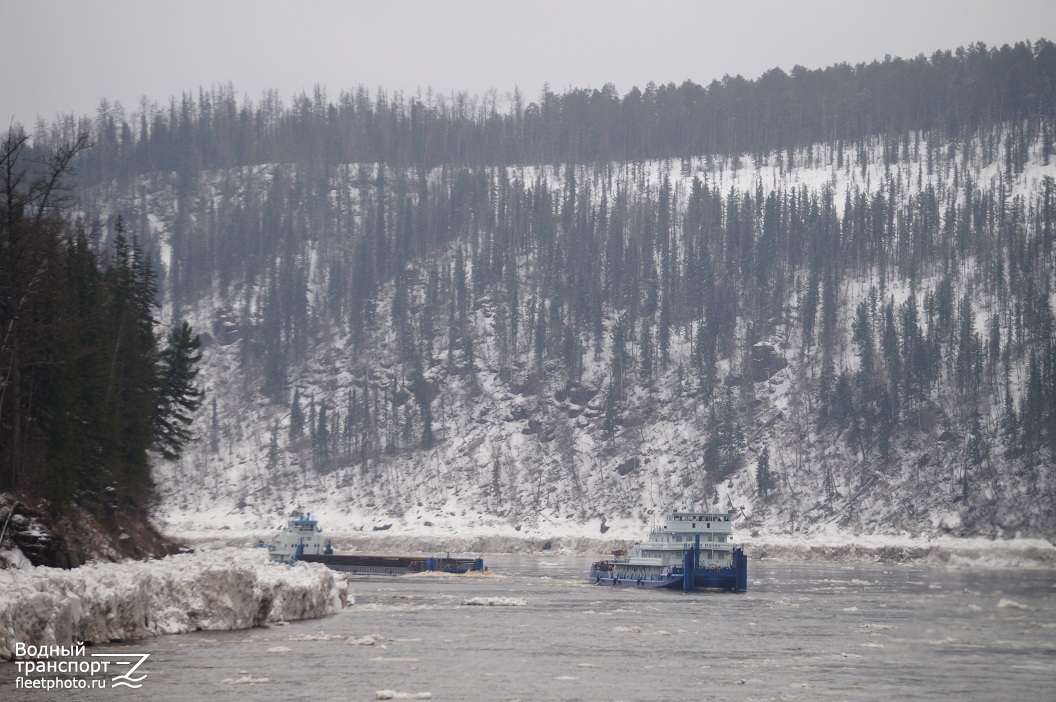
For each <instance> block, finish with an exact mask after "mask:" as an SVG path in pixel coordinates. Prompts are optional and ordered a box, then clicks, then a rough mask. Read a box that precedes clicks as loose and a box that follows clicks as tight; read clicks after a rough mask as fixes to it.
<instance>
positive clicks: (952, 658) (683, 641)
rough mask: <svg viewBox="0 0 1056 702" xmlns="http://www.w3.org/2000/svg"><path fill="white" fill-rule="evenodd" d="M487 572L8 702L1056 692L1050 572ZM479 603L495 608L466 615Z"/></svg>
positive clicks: (186, 646)
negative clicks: (606, 576) (722, 580)
mask: <svg viewBox="0 0 1056 702" xmlns="http://www.w3.org/2000/svg"><path fill="white" fill-rule="evenodd" d="M485 562H486V564H487V565H488V566H489V569H490V573H489V574H488V575H485V576H479V577H474V576H468V577H467V576H446V577H444V576H434V575H416V576H404V577H389V578H361V577H356V576H353V577H351V578H350V583H351V590H352V592H353V593H354V594H355V598H356V604H355V605H354V606H352V607H349V608H347V609H346V610H344V611H343V612H341V613H340V614H337V615H334V616H331V617H327V618H325V619H317V620H311V621H304V622H292V623H290V624H288V625H286V626H270V627H268V628H262V629H252V630H248V631H236V632H199V633H195V634H185V635H181V636H166V637H159V638H155V639H149V640H146V641H139V642H134V643H130V644H127V645H120V646H119V645H112V646H95V647H92V648H90V649H89V653H113V652H116V653H121V652H123V651H130V652H136V653H149V654H150V658H149V660H148V661H147V662H146V663H145V664H144V665H143V667H142V668H141V669H140V672H145V673H147V678H146V679H145V680H144V681H143V683H142V687H141V688H140V689H138V690H130V689H126V688H122V689H120V690H116V689H106V690H94V691H93V690H88V691H76V692H58V691H51V692H41V691H26V690H21V689H16V688H15V687H14V684H13V681H14V680H15V677H16V671H15V666H14V664H0V699H3V700H22V699H25V700H66V699H100V700H104V699H106V700H111V699H116V698H127V699H150V700H152V702H154V701H161V700H210V701H220V700H244V699H252V700H282V701H284V702H285V701H288V700H374V699H377V698H378V697H379V695H378V693H379V691H385V690H388V691H394V692H397V693H403V694H404V695H405V697H404V698H408V697H409V696H412V695H414V694H417V693H430V694H431V699H433V700H769V699H778V700H794V699H800V700H816V699H825V700H828V699H832V700H841V699H854V700H858V699H867V700H893V699H897V700H911V699H927V700H935V699H946V700H954V699H956V700H1013V699H1014V700H1051V699H1053V698H1054V697H1053V696H1054V695H1056V577H1054V573H1053V572H1052V571H1048V570H1026V571H1017V572H1010V571H1001V570H986V569H972V570H954V569H944V568H933V567H914V566H883V565H831V564H827V565H818V564H802V563H776V562H771V561H753V562H749V591H748V592H747V593H742V594H733V593H727V592H718V591H715V592H710V591H709V592H694V593H689V594H685V593H682V592H677V591H656V590H637V589H633V588H625V587H613V586H596V585H592V584H589V583H588V582H587V581H586V580H585V578H584V574H585V572H586V571H587V569H588V568H589V565H590V559H589V558H584V557H578V556H511V555H505V556H489V557H486V559H485ZM473 598H478V601H480V600H483V601H484V602H492V603H493V604H492V605H470V604H466V603H467V602H468V601H471V600H472V599H473ZM350 639H351V640H353V641H356V643H349V640H350ZM368 641H373V642H374V643H373V645H367V642H368ZM397 698H398V697H397Z"/></svg>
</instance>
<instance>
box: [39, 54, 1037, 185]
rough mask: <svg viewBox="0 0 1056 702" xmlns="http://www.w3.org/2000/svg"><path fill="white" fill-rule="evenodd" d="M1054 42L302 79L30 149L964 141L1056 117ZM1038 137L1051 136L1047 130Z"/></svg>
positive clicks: (328, 157)
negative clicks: (703, 65) (567, 80)
mask: <svg viewBox="0 0 1056 702" xmlns="http://www.w3.org/2000/svg"><path fill="white" fill-rule="evenodd" d="M1054 76H1056V46H1054V45H1053V44H1052V43H1051V42H1049V41H1045V40H1039V41H1038V42H1036V43H1034V44H1031V43H1029V42H1028V43H1017V44H1015V45H1014V46H1008V45H1005V46H1002V47H1001V48H988V47H986V46H985V45H983V44H976V45H972V46H969V47H967V48H959V49H957V50H956V51H952V52H951V51H937V52H935V53H934V54H933V55H932V56H931V57H930V58H926V57H924V56H923V55H921V56H918V57H917V58H914V59H909V60H903V59H897V58H896V59H891V58H890V57H888V58H886V59H885V60H884V61H874V62H872V63H868V64H864V63H863V64H858V65H856V66H851V65H848V64H838V65H834V66H830V67H827V68H824V69H814V70H809V69H806V68H804V67H802V66H796V67H795V68H793V69H792V70H791V72H790V73H786V72H784V71H783V70H781V69H780V68H774V69H772V70H770V71H767V72H766V73H764V74H763V75H762V76H760V77H759V78H757V79H754V80H748V79H745V78H743V77H741V76H734V77H731V76H725V77H724V78H723V79H722V80H714V81H712V82H711V83H710V84H708V85H707V86H701V85H698V84H696V83H693V82H692V81H686V82H684V83H682V84H681V85H677V86H676V85H675V84H674V83H668V84H666V85H659V86H657V85H654V84H652V83H650V84H649V85H647V86H646V87H645V89H644V90H641V89H639V88H637V87H635V88H633V89H631V90H630V91H629V92H627V93H626V94H625V95H622V96H621V95H620V94H619V93H618V92H617V90H616V88H615V87H613V86H612V85H611V84H607V85H605V86H604V87H602V88H601V89H576V90H570V91H568V92H565V93H563V94H557V93H554V92H552V91H551V90H550V89H549V87H544V89H543V90H542V92H541V94H540V95H539V96H538V97H537V98H536V99H534V100H532V99H530V98H526V97H525V96H524V95H522V94H521V93H520V91H519V90H515V91H514V92H513V93H512V94H509V95H502V96H500V95H499V94H498V93H497V92H496V91H492V92H489V93H487V94H485V95H483V96H470V95H468V94H466V93H457V94H452V95H446V96H445V95H442V94H439V93H432V92H431V91H427V92H425V93H424V94H423V93H416V94H414V95H409V94H405V93H399V92H396V93H393V94H391V95H390V94H387V93H386V92H385V91H383V90H378V91H377V92H375V93H374V94H371V93H370V91H368V90H367V89H366V88H363V87H360V88H359V89H357V90H354V91H349V92H342V93H341V94H340V95H338V96H336V98H332V97H331V96H330V95H328V94H327V92H326V91H325V90H324V89H322V88H320V87H317V88H316V89H315V90H314V91H313V92H312V93H311V94H307V93H302V94H300V95H297V96H295V97H294V98H293V99H292V102H291V104H290V105H288V106H287V105H285V104H284V102H283V100H282V97H281V96H280V95H279V94H278V93H277V92H274V91H269V92H266V93H265V94H264V95H263V96H262V97H261V98H260V99H259V100H258V101H257V102H256V103H254V102H252V101H251V100H249V99H245V100H243V101H241V102H240V101H239V99H238V97H237V95H236V93H235V91H234V89H233V88H232V87H231V86H230V85H228V86H221V87H215V88H213V89H211V90H205V89H202V90H200V91H199V92H198V95H197V96H195V95H193V94H190V93H185V94H184V95H182V96H181V97H179V98H175V97H174V98H172V99H171V100H170V101H169V103H168V104H167V105H164V104H163V105H158V104H156V103H147V102H146V101H142V102H141V104H139V105H138V106H137V109H136V110H135V111H133V112H132V113H128V112H126V109H125V108H124V107H122V106H121V105H119V104H111V103H109V102H108V101H106V100H104V101H102V102H101V104H100V106H99V109H98V111H97V114H96V116H95V117H94V118H90V117H83V118H79V117H76V116H74V115H67V116H64V117H61V118H59V119H56V120H55V121H54V122H52V123H51V124H47V123H41V124H39V125H38V126H37V129H36V135H35V142H36V143H37V144H39V145H40V147H41V148H43V149H44V150H45V151H52V150H54V149H55V148H56V147H57V146H58V145H60V144H61V143H64V142H67V141H69V140H70V139H72V138H73V137H74V136H75V135H76V134H79V133H81V132H84V131H91V132H92V133H93V145H94V148H93V150H92V154H91V157H90V158H88V159H84V161H83V163H81V164H80V165H79V170H80V172H81V176H82V177H83V178H85V179H87V180H88V181H90V182H100V181H101V182H109V181H110V180H112V179H115V178H116V179H119V180H120V181H121V182H123V183H125V184H128V183H129V182H130V179H133V178H135V177H136V176H138V175H144V174H152V173H159V172H160V173H168V172H175V173H179V174H180V175H181V177H182V178H184V179H185V180H193V179H195V178H197V177H198V174H199V173H200V172H201V171H202V170H203V169H204V170H215V169H221V168H232V167H239V166H247V165H256V164H266V163H299V164H305V165H308V166H311V167H313V168H315V169H316V170H315V172H314V175H315V176H316V177H324V178H325V174H326V172H327V171H326V169H327V168H328V167H330V166H334V165H339V164H345V163H386V164H389V165H391V166H401V167H402V166H418V167H434V166H438V165H448V166H456V165H464V166H473V167H483V166H499V165H517V164H563V163H597V164H605V163H610V162H613V161H641V160H646V159H656V158H678V157H683V158H691V157H695V156H699V155H702V154H710V155H727V156H734V155H738V154H750V155H754V156H757V157H758V156H762V155H764V154H769V153H771V152H774V151H788V150H790V149H795V148H797V147H804V146H807V145H810V144H815V143H826V142H828V143H835V142H836V141H839V140H842V141H845V142H858V141H860V140H863V139H866V138H867V137H869V136H873V135H886V136H888V137H889V139H890V140H891V141H892V142H893V141H894V140H895V139H894V138H895V137H897V136H898V135H902V134H906V133H908V132H910V131H922V132H928V133H931V134H932V136H933V141H938V140H949V139H956V138H959V137H962V136H963V137H969V136H971V135H972V134H974V133H975V132H976V131H978V130H985V129H987V128H990V127H992V126H993V125H995V124H999V123H1003V122H1014V123H1019V122H1024V121H1028V122H1029V126H1028V129H1034V128H1037V126H1038V125H1037V121H1038V120H1039V119H1042V118H1045V119H1048V118H1051V115H1053V114H1056V82H1054V81H1056V77H1054ZM1049 138H1050V139H1051V134H1050V135H1049Z"/></svg>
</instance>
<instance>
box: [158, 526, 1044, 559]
mask: <svg viewBox="0 0 1056 702" xmlns="http://www.w3.org/2000/svg"><path fill="white" fill-rule="evenodd" d="M438 531H440V530H414V529H406V530H400V531H396V529H393V530H392V531H384V532H370V531H342V530H340V529H335V530H327V531H326V534H325V535H326V538H327V539H330V540H332V542H333V547H334V550H335V551H337V552H338V553H345V552H359V553H386V554H392V553H420V554H427V555H436V554H441V553H451V554H463V555H480V554H498V553H509V554H513V553H523V554H538V555H545V554H548V553H550V554H561V555H575V556H584V557H588V558H591V557H608V556H609V555H610V554H611V553H612V550H613V549H627V548H629V547H630V546H631V545H632V544H633V543H634V542H635V541H639V540H641V539H642V538H643V537H644V536H645V533H644V532H643V531H642V530H641V529H640V528H638V529H633V530H632V529H619V530H617V529H614V530H612V532H610V533H609V534H606V535H605V536H598V535H596V534H593V535H592V534H587V533H584V531H585V530H581V531H580V532H578V533H577V532H576V531H575V530H571V529H570V530H559V529H555V530H554V531H552V532H540V533H526V534H522V533H516V532H514V533H509V532H512V531H513V530H512V529H511V530H507V531H490V530H479V531H475V530H465V531H463V532H460V533H438ZM273 534H274V532H268V531H264V530H260V529H252V530H244V531H235V530H200V531H199V530H181V531H178V532H175V536H176V537H177V538H179V540H180V541H182V542H183V543H189V544H206V543H214V542H217V541H218V540H219V542H221V543H225V544H226V545H228V546H252V545H255V544H256V543H257V542H258V541H259V540H261V539H264V540H268V539H270V538H271V537H272V535H273ZM735 543H737V544H739V545H740V546H742V547H743V548H744V550H745V553H747V555H748V558H749V560H750V561H759V560H763V559H770V560H774V561H783V562H812V563H887V564H892V565H894V564H906V565H909V564H913V565H922V566H943V567H957V568H962V567H964V568H1042V569H1056V545H1054V544H1053V543H1052V542H1051V541H1049V540H1047V539H1031V538H1016V539H988V538H981V537H956V536H932V537H926V536H911V535H888V534H852V533H841V532H838V531H836V530H827V531H819V532H815V533H810V534H766V533H753V534H751V535H749V534H738V535H736V536H735Z"/></svg>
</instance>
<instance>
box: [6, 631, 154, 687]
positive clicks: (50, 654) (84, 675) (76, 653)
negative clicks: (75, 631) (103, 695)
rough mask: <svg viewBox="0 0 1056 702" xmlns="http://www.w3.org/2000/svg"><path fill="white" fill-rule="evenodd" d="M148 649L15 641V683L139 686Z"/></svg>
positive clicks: (40, 685) (16, 684)
mask: <svg viewBox="0 0 1056 702" xmlns="http://www.w3.org/2000/svg"><path fill="white" fill-rule="evenodd" d="M148 658H150V654H149V653H132V652H127V653H91V654H88V653H86V652H85V650H84V644H83V643H77V644H73V645H71V646H33V645H28V646H27V645H26V644H24V643H22V642H21V641H19V642H18V643H16V644H15V666H16V668H17V670H18V677H17V678H16V679H15V687H16V688H17V689H23V690H88V689H92V690H105V689H107V688H118V687H131V688H134V689H138V688H140V687H142V686H143V681H144V680H146V679H147V673H146V672H145V671H143V670H141V668H140V667H141V666H142V665H143V663H145V662H146V660H147V659H148Z"/></svg>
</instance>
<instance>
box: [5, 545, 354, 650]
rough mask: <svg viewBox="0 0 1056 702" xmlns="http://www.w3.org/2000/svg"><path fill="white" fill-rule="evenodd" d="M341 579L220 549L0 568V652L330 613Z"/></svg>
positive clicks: (341, 594) (343, 593)
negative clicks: (66, 564) (149, 557)
mask: <svg viewBox="0 0 1056 702" xmlns="http://www.w3.org/2000/svg"><path fill="white" fill-rule="evenodd" d="M348 601H349V596H348V583H347V582H346V581H345V580H344V579H343V578H342V577H340V575H338V574H335V573H334V571H331V570H329V569H327V568H326V567H325V566H322V565H320V564H309V563H297V564H296V565H295V566H292V567H291V566H288V565H285V564H278V563H269V562H267V561H266V554H265V553H264V552H263V551H262V550H258V549H236V548H222V549H217V550H206V551H202V550H200V551H198V552H195V553H186V554H178V555H174V556H169V557H167V558H163V559H160V560H153V561H124V562H120V563H92V564H88V565H85V566H82V567H80V568H75V569H73V570H61V569H56V568H43V567H37V568H25V569H20V570H4V571H0V658H3V659H6V660H10V659H11V658H12V657H13V655H14V649H15V644H16V643H22V644H25V645H27V646H28V645H36V646H42V645H48V646H50V645H60V646H61V645H64V644H65V645H69V644H73V643H76V642H86V643H105V642H109V641H118V640H121V641H127V640H133V639H142V638H147V637H150V636H156V635H159V634H178V633H185V632H189V631H198V630H202V631H222V630H231V629H246V628H249V627H253V626H260V625H262V624H265V623H267V622H279V621H284V620H295V619H311V618H314V617H321V616H324V615H326V614H330V613H332V612H337V611H339V610H340V609H341V608H342V607H343V606H344V605H345V604H346V603H348Z"/></svg>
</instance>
